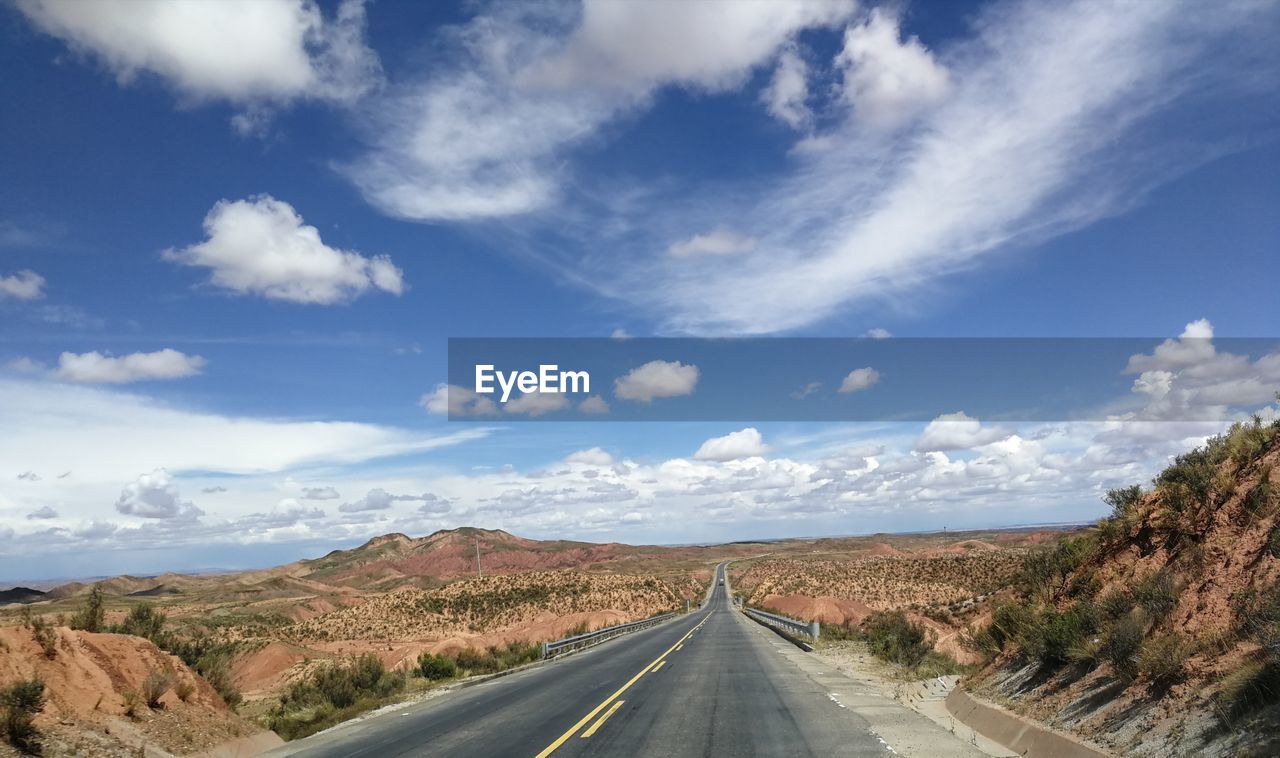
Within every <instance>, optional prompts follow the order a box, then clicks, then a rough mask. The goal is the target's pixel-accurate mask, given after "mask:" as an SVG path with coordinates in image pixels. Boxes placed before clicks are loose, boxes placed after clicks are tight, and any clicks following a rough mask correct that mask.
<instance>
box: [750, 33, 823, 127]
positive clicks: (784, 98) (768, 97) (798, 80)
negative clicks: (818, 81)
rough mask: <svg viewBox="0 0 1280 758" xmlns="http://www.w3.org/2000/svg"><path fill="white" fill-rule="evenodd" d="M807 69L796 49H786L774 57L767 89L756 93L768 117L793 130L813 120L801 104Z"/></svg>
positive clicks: (806, 95) (806, 94) (806, 88)
mask: <svg viewBox="0 0 1280 758" xmlns="http://www.w3.org/2000/svg"><path fill="white" fill-rule="evenodd" d="M808 73H809V69H808V66H807V65H806V64H805V62H804V58H801V57H800V53H799V52H798V51H797V50H796V48H795V47H794V46H793V47H789V48H787V49H786V50H783V51H782V54H781V55H779V56H778V66H777V68H775V69H774V71H773V79H772V80H771V81H770V82H769V86H768V87H766V88H765V89H764V91H763V92H761V93H760V99H761V100H762V101H763V102H764V104H765V107H767V108H768V109H769V113H770V114H772V115H773V116H774V118H777V119H778V120H779V121H782V122H783V123H785V124H787V125H789V126H790V127H791V128H793V129H803V128H805V127H807V126H808V125H809V123H810V122H811V121H812V120H813V113H812V112H811V111H810V110H809V106H808V105H806V104H805V101H806V100H808V98H809V82H808Z"/></svg>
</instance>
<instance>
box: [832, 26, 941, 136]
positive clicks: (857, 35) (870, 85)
mask: <svg viewBox="0 0 1280 758" xmlns="http://www.w3.org/2000/svg"><path fill="white" fill-rule="evenodd" d="M900 37H901V31H900V29H899V28H898V20H897V19H896V18H894V17H893V16H892V15H891V14H889V13H887V12H885V11H883V10H881V9H879V8H876V9H874V10H872V11H871V14H870V16H869V17H868V18H867V19H866V21H865V22H863V23H861V24H857V25H854V26H851V27H849V28H848V29H847V30H846V31H845V35H844V49H843V50H841V51H840V54H839V55H838V56H836V64H837V65H838V66H839V67H840V68H841V69H842V71H843V75H844V81H843V84H842V88H843V91H842V94H843V96H844V99H845V100H846V101H847V102H848V103H849V104H850V105H852V106H853V108H854V113H855V115H856V116H857V118H858V119H859V120H861V121H863V122H865V123H867V124H870V125H871V126H873V127H876V128H891V127H895V126H898V125H899V124H902V123H904V122H906V121H908V120H909V119H911V118H913V117H915V116H916V115H918V114H919V113H920V112H922V111H924V110H925V109H927V108H930V107H932V106H934V105H936V104H937V103H939V102H941V101H942V99H943V98H944V97H945V96H946V94H947V90H948V88H949V80H948V75H947V70H946V69H945V68H943V67H942V66H941V65H939V64H938V62H937V61H936V60H934V58H933V55H932V54H931V53H930V52H929V51H928V50H927V49H925V47H924V45H922V44H920V40H918V39H916V38H915V37H911V38H910V39H908V40H906V41H905V42H904V41H902V40H901V39H900Z"/></svg>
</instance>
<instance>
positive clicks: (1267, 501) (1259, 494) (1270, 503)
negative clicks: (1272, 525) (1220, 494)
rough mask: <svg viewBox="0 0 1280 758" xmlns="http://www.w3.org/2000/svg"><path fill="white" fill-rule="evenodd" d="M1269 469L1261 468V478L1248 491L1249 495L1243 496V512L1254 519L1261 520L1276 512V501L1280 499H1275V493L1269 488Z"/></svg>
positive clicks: (1266, 467) (1267, 467)
mask: <svg viewBox="0 0 1280 758" xmlns="http://www.w3.org/2000/svg"><path fill="white" fill-rule="evenodd" d="M1270 477H1271V467H1270V466H1263V467H1262V473H1261V478H1260V479H1259V480H1258V483H1257V484H1256V485H1254V487H1253V489H1251V490H1249V494H1247V495H1245V496H1244V508H1245V511H1246V512H1247V513H1248V514H1249V515H1250V516H1252V517H1254V518H1262V517H1264V516H1270V515H1271V514H1272V513H1275V511H1276V501H1277V500H1280V498H1277V497H1276V491H1275V489H1274V488H1273V487H1272V486H1271V481H1270Z"/></svg>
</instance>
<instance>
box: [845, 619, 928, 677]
mask: <svg viewBox="0 0 1280 758" xmlns="http://www.w3.org/2000/svg"><path fill="white" fill-rule="evenodd" d="M862 629H863V634H864V635H865V636H866V639H867V646H868V647H869V648H870V649H871V652H872V653H873V654H874V655H875V656H876V657H877V658H879V659H881V660H883V661H888V662H890V663H897V664H899V665H902V666H907V667H911V668H914V667H915V666H917V665H919V664H920V662H921V661H923V660H924V658H925V656H926V655H928V654H929V653H930V652H931V651H932V650H933V644H932V641H931V640H930V639H929V633H928V631H927V630H926V629H925V628H924V627H923V626H921V625H920V624H916V623H913V622H912V621H911V620H910V619H908V618H907V615H906V614H905V613H903V612H902V611H877V612H876V613H873V614H871V615H870V616H868V617H867V618H866V620H865V621H863V622H862Z"/></svg>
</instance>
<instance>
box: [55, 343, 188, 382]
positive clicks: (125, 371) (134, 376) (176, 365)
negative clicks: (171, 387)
mask: <svg viewBox="0 0 1280 758" xmlns="http://www.w3.org/2000/svg"><path fill="white" fill-rule="evenodd" d="M206 362H207V361H205V359H204V358H202V357H200V356H198V355H187V354H186V353H182V352H179V351H177V350H174V349H172V348H165V349H163V350H157V351H155V352H154V353H130V354H129V355H121V356H114V355H111V354H110V353H106V354H103V353H99V352H97V351H96V350H95V351H93V352H90V353H79V354H77V353H63V354H62V355H60V356H58V368H57V369H56V370H55V371H54V372H53V376H54V378H56V379H61V380H63V381H67V382H80V383H83V384H128V383H130V382H145V381H158V380H165V379H184V378H186V377H189V376H196V375H197V374H199V373H200V370H201V369H202V368H204V365H205V363H206Z"/></svg>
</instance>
